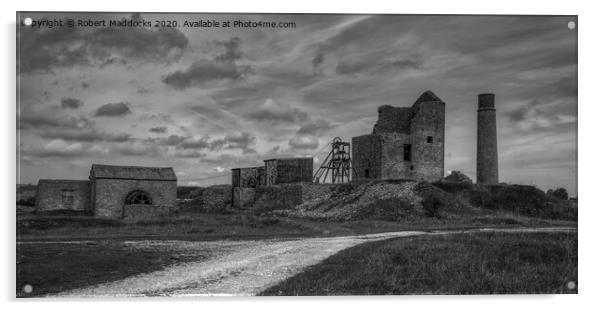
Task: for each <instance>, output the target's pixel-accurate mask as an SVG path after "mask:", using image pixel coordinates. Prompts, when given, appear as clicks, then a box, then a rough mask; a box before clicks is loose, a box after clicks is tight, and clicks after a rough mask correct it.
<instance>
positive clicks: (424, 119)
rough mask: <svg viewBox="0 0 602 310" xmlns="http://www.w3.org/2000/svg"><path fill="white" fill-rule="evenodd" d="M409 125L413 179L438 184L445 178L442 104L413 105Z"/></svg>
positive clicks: (419, 103) (422, 103) (433, 102)
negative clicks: (438, 181) (412, 113)
mask: <svg viewBox="0 0 602 310" xmlns="http://www.w3.org/2000/svg"><path fill="white" fill-rule="evenodd" d="M413 109H414V117H413V118H412V124H411V141H412V165H413V166H414V169H413V176H412V178H413V179H415V180H426V181H437V180H439V179H441V178H443V175H444V170H443V169H444V157H445V103H444V102H442V101H427V102H417V103H416V104H414V107H413Z"/></svg>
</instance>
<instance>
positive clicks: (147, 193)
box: [36, 165, 177, 218]
mask: <svg viewBox="0 0 602 310" xmlns="http://www.w3.org/2000/svg"><path fill="white" fill-rule="evenodd" d="M176 192H177V178H176V175H175V173H174V171H173V169H172V168H155V167H135V166H111V165H92V168H91V169H90V176H89V179H88V180H40V181H39V182H38V192H37V197H36V205H37V210H38V211H49V210H73V211H85V212H89V213H91V214H93V215H94V216H98V217H109V218H127V217H135V216H137V215H138V214H144V215H152V214H163V213H168V212H170V210H172V209H173V208H175V207H176Z"/></svg>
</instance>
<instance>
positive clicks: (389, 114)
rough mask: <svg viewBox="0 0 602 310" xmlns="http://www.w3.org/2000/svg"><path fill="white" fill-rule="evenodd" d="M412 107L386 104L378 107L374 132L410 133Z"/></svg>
mask: <svg viewBox="0 0 602 310" xmlns="http://www.w3.org/2000/svg"><path fill="white" fill-rule="evenodd" d="M411 119H412V109H411V108H408V107H393V106H390V105H384V106H380V107H378V120H377V121H376V124H374V129H373V130H372V133H373V134H377V133H385V132H397V133H405V134H409V133H410V120H411Z"/></svg>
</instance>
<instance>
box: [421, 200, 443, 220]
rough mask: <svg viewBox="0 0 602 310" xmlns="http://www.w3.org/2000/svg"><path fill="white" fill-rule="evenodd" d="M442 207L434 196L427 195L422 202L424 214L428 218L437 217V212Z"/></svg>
mask: <svg viewBox="0 0 602 310" xmlns="http://www.w3.org/2000/svg"><path fill="white" fill-rule="evenodd" d="M443 206H444V203H443V201H442V200H441V199H440V198H439V197H437V196H435V195H429V196H427V197H425V198H424V199H423V200H422V207H423V208H424V214H425V215H426V216H428V217H439V215H440V214H439V211H440V210H441V208H442V207H443Z"/></svg>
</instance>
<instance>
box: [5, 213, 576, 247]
mask: <svg viewBox="0 0 602 310" xmlns="http://www.w3.org/2000/svg"><path fill="white" fill-rule="evenodd" d="M576 225H577V223H576V222H567V221H558V220H543V219H537V218H529V217H521V216H516V215H512V214H506V213H493V212H489V213H488V214H483V215H478V216H464V217H456V218H419V219H412V220H401V221H386V220H378V219H366V220H356V221H347V222H332V221H319V220H310V219H301V218H292V217H278V216H259V215H254V214H253V213H252V212H238V213H230V214H209V213H180V214H177V215H171V216H167V217H164V218H155V219H147V220H138V221H136V222H122V221H119V220H112V219H100V218H94V217H85V216H66V215H54V216H39V215H27V216H22V217H18V219H17V240H21V241H27V240H90V239H93V240H108V239H122V240H123V239H149V238H153V239H178V240H218V239H225V238H227V239H263V238H274V237H313V236H341V235H353V234H369V233H379V232H388V231H400V230H439V229H458V228H479V227H518V226H531V227H541V226H576Z"/></svg>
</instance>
